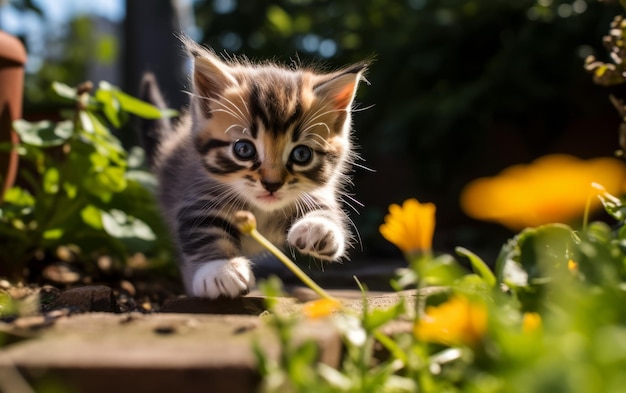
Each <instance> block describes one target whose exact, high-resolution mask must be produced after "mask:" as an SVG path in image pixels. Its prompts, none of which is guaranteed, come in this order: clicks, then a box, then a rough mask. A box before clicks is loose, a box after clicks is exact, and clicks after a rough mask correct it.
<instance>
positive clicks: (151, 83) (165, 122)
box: [139, 72, 172, 166]
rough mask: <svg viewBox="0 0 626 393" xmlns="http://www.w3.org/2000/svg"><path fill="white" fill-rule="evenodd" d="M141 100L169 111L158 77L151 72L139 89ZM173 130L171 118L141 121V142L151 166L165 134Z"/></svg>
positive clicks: (145, 76) (142, 81)
mask: <svg viewBox="0 0 626 393" xmlns="http://www.w3.org/2000/svg"><path fill="white" fill-rule="evenodd" d="M139 98H141V99H142V100H143V101H145V102H147V103H149V104H152V105H154V106H156V107H157V108H159V109H161V110H163V109H167V105H166V103H165V99H164V98H163V94H162V93H161V89H159V85H158V83H157V80H156V77H155V76H154V74H153V73H151V72H146V73H145V74H144V75H143V78H142V80H141V86H140V88H139ZM171 129H172V122H171V120H170V118H169V117H162V118H160V119H144V118H141V119H140V120H139V130H140V133H141V141H142V145H143V148H144V150H145V152H146V157H147V159H148V163H149V164H150V166H153V165H154V163H155V158H156V154H157V152H158V150H159V145H160V143H161V140H162V136H163V133H165V132H168V131H170V130H171Z"/></svg>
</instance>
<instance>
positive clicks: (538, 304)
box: [254, 193, 626, 393]
mask: <svg viewBox="0 0 626 393" xmlns="http://www.w3.org/2000/svg"><path fill="white" fill-rule="evenodd" d="M600 198H601V200H602V202H603V205H604V207H605V209H606V212H607V214H609V215H610V216H611V217H613V219H614V220H615V222H614V223H615V224H616V227H614V228H611V227H610V226H609V225H607V224H605V223H603V222H591V223H584V224H583V227H582V228H573V227H570V226H567V225H564V224H559V223H554V224H547V225H542V226H538V227H531V228H526V229H524V230H522V231H521V232H520V233H519V234H518V235H516V236H515V237H513V238H511V239H509V241H508V242H506V243H505V244H504V245H503V247H502V249H501V253H500V257H499V258H498V260H497V261H496V263H495V265H496V268H495V272H492V271H491V270H490V269H489V268H488V267H487V266H488V265H487V263H486V262H485V261H483V260H482V259H481V258H479V257H478V256H477V255H475V254H472V253H471V252H469V251H468V250H465V249H459V250H458V251H459V252H458V254H459V255H460V256H464V257H469V258H471V259H472V269H471V270H466V269H464V268H463V267H462V266H461V265H460V261H459V260H457V259H456V257H454V256H452V255H447V254H441V255H438V256H433V254H432V253H430V252H424V251H425V250H422V252H419V253H412V254H410V253H407V254H405V255H406V257H407V262H408V263H409V266H410V269H405V270H403V271H401V272H399V275H398V280H397V282H396V284H395V285H396V287H397V288H398V290H401V289H405V288H414V289H417V290H418V291H421V292H419V294H415V295H409V294H408V293H407V292H402V293H399V299H400V300H399V302H398V303H397V304H395V305H393V306H390V307H389V306H381V307H380V308H371V307H369V306H368V304H367V299H364V303H363V304H364V306H363V310H362V311H361V312H354V311H351V309H350V308H349V307H346V308H343V309H341V310H339V311H336V312H334V313H333V314H331V315H329V316H327V317H326V318H327V323H328V324H331V325H332V326H333V327H334V328H336V329H337V331H338V332H339V333H340V335H341V337H342V343H343V345H344V351H343V352H342V353H343V356H342V357H341V362H340V365H339V367H337V368H331V367H329V366H328V365H326V364H323V363H322V362H320V353H319V352H318V348H317V346H316V345H315V343H314V342H311V341H304V342H303V343H302V342H301V340H296V339H295V335H294V334H295V332H297V331H298V330H297V326H298V325H299V324H300V323H302V322H303V320H305V318H306V317H307V314H306V313H304V312H303V313H302V314H297V313H296V314H293V313H292V314H289V315H285V314H284V313H281V312H280V311H279V310H277V309H273V313H272V314H270V315H267V316H265V318H264V321H265V322H266V324H267V326H269V328H270V329H272V331H274V332H275V334H276V336H277V338H278V341H279V343H280V345H281V352H280V354H279V356H278V357H277V358H276V359H275V358H272V357H269V356H268V354H267V353H265V352H264V351H263V349H262V347H261V346H260V345H256V346H255V347H254V349H255V354H256V357H257V362H258V363H257V364H258V369H259V372H260V373H261V375H262V376H263V379H262V383H261V391H262V392H268V393H269V392H282V391H289V392H431V393H439V392H458V393H461V392H467V393H470V392H471V393H477V392H481V393H499V392H507V393H511V392H546V393H547V392H569V393H576V392H580V393H586V392H591V391H593V392H606V393H609V392H611V393H612V392H615V393H617V392H621V391H622V390H623V386H624V374H623V369H624V367H625V366H626V346H624V345H623V344H622V343H623V340H624V338H625V337H626V309H624V307H623V302H624V301H626V292H625V291H624V287H625V283H626V249H625V248H624V246H623V244H624V242H625V241H626V238H625V236H626V230H625V229H624V228H626V222H625V221H624V217H625V216H624V212H625V209H626V205H625V204H624V203H625V200H624V199H620V198H617V197H615V196H613V195H609V194H608V193H604V194H603V195H601V196H600ZM396 213H397V214H406V215H407V218H409V216H411V211H410V209H404V210H403V212H402V213H398V212H396ZM413 235H414V236H420V234H419V233H413ZM396 245H398V246H399V247H402V246H403V244H402V243H401V242H398V243H396ZM433 285H434V286H433ZM261 288H262V289H263V291H264V293H265V294H266V295H267V296H268V299H272V297H273V296H276V295H277V294H280V293H281V288H280V282H277V281H276V280H274V279H270V280H267V281H265V282H263V283H261ZM268 306H269V307H270V308H271V306H272V303H271V302H269V303H268ZM306 306H307V305H305V307H304V308H303V311H304V309H305V308H306ZM409 306H412V307H409ZM309 323H311V322H309Z"/></svg>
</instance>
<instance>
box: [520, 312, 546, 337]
mask: <svg viewBox="0 0 626 393" xmlns="http://www.w3.org/2000/svg"><path fill="white" fill-rule="evenodd" d="M540 327H541V315H539V314H537V313H536V312H526V313H524V317H523V319H522V331H523V332H524V333H531V332H536V331H537V330H538V329H539V328H540Z"/></svg>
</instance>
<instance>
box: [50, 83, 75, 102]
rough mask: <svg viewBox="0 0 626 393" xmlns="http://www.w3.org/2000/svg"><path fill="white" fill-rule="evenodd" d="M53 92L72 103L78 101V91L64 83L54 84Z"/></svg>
mask: <svg viewBox="0 0 626 393" xmlns="http://www.w3.org/2000/svg"><path fill="white" fill-rule="evenodd" d="M52 91H54V92H55V93H56V94H57V95H58V96H59V97H63V98H67V99H68V100H72V101H77V100H78V93H77V91H76V89H75V88H73V87H70V86H68V85H66V84H64V83H60V82H52Z"/></svg>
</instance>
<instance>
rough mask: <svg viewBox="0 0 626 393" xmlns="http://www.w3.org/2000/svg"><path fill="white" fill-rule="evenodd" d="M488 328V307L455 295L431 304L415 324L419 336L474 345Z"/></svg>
mask: <svg viewBox="0 0 626 393" xmlns="http://www.w3.org/2000/svg"><path fill="white" fill-rule="evenodd" d="M486 330H487V309H486V307H485V305H484V304H483V303H480V302H477V301H474V302H471V301H469V300H468V299H467V298H465V297H461V296H454V297H452V298H450V299H449V300H448V301H447V302H445V303H443V304H441V305H439V306H437V307H427V308H426V311H425V314H424V316H423V317H421V318H420V319H419V320H418V322H417V323H416V324H415V327H414V333H415V337H417V338H418V339H420V340H425V341H431V342H438V343H443V344H448V345H458V344H467V345H471V344H474V343H476V342H478V340H480V339H481V338H482V337H483V335H484V334H485V331H486Z"/></svg>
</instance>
